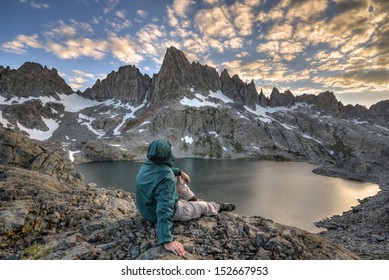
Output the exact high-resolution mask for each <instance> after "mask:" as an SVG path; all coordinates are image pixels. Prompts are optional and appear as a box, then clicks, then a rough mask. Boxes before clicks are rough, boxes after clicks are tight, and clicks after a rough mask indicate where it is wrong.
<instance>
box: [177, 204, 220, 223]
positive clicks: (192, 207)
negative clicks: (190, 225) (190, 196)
mask: <svg viewBox="0 0 389 280" xmlns="http://www.w3.org/2000/svg"><path fill="white" fill-rule="evenodd" d="M219 212H220V204H218V203H216V202H206V201H193V202H192V201H186V200H182V199H180V200H179V201H178V205H177V210H176V213H175V214H174V216H173V221H180V222H186V221H190V220H194V219H197V218H200V217H201V216H215V215H217V214H218V213H219Z"/></svg>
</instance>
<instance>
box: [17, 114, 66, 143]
mask: <svg viewBox="0 0 389 280" xmlns="http://www.w3.org/2000/svg"><path fill="white" fill-rule="evenodd" d="M42 120H43V122H44V123H45V124H46V126H47V127H48V130H47V131H42V130H39V129H29V128H27V127H24V126H23V125H21V124H20V123H19V122H17V126H18V128H19V129H20V130H22V131H24V132H26V133H27V134H28V135H29V136H30V138H31V139H34V140H39V141H45V140H47V139H50V137H51V136H53V133H54V131H56V130H57V128H58V127H59V123H57V122H56V121H55V120H53V119H46V118H43V117H42Z"/></svg>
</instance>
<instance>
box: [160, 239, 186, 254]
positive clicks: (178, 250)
mask: <svg viewBox="0 0 389 280" xmlns="http://www.w3.org/2000/svg"><path fill="white" fill-rule="evenodd" d="M163 247H164V248H165V249H166V250H168V251H171V252H173V253H174V254H175V255H177V256H183V255H185V249H184V246H182V244H181V243H180V242H178V241H171V242H168V243H164V244H163Z"/></svg>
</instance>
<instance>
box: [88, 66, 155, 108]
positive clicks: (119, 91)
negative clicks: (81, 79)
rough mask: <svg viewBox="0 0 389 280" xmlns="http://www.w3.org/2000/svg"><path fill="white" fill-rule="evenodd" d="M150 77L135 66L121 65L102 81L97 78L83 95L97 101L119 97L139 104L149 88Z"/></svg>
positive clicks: (124, 100) (136, 104)
mask: <svg viewBox="0 0 389 280" xmlns="http://www.w3.org/2000/svg"><path fill="white" fill-rule="evenodd" d="M150 85H151V78H150V77H149V76H148V75H142V74H141V73H140V71H139V69H138V68H136V67H135V66H122V67H120V68H119V70H118V72H113V71H112V72H111V73H110V74H109V75H108V76H107V78H105V79H104V80H103V81H100V80H97V82H96V83H95V84H94V85H93V87H92V88H87V89H86V90H85V91H84V92H83V95H84V96H85V97H88V98H91V99H95V100H98V101H105V100H108V99H115V98H116V99H119V100H121V101H123V102H128V103H130V104H133V105H135V106H139V105H140V104H142V102H143V101H144V100H145V99H146V95H147V93H148V92H149V90H150Z"/></svg>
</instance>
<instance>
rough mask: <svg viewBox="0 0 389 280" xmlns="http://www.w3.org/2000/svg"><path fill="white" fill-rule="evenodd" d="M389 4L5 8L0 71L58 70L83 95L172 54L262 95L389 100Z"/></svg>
mask: <svg viewBox="0 0 389 280" xmlns="http://www.w3.org/2000/svg"><path fill="white" fill-rule="evenodd" d="M387 11H389V1H386V0H298V1H297V0H280V1H271V0H240V1H237V0H235V1H232V0H202V1H193V0H180V1H165V0H158V1H157V0H155V1H152V0H67V1H59V0H58V1H54V0H51V1H50V0H5V1H2V16H1V18H0V26H1V28H0V65H3V66H10V67H11V68H14V69H16V68H18V67H19V66H20V65H22V64H23V63H24V62H26V61H34V62H38V63H40V64H42V65H46V66H47V67H49V68H53V67H54V68H56V69H57V70H58V72H59V73H60V75H61V76H62V77H63V78H64V79H65V81H66V82H67V83H68V84H69V85H70V86H71V87H72V88H73V89H74V90H77V89H80V90H84V89H85V88H86V87H90V86H92V85H93V84H94V83H95V81H96V80H97V79H102V78H104V77H105V76H106V75H107V74H109V73H110V72H111V71H116V70H117V69H118V68H119V67H120V66H123V65H127V64H130V65H135V66H137V67H138V68H140V70H141V72H142V73H146V74H148V75H150V76H151V75H152V74H154V73H158V71H159V68H160V66H161V63H162V60H163V56H164V54H165V51H166V48H167V47H169V46H175V47H177V48H179V49H181V50H183V51H184V52H185V54H186V55H187V58H188V59H189V60H190V61H198V62H200V63H202V64H208V65H210V66H212V67H215V68H216V69H217V71H218V72H219V73H220V72H221V71H222V70H223V69H224V68H226V69H227V70H228V71H229V73H230V75H231V76H232V75H233V74H238V75H239V76H240V77H241V79H242V80H244V81H247V82H250V81H251V80H252V79H254V81H255V83H256V85H257V89H258V91H259V90H260V89H261V88H262V89H263V90H264V93H265V94H266V95H269V94H270V92H271V89H272V88H273V87H274V86H275V87H278V88H279V89H280V90H281V91H284V90H286V89H290V90H291V91H292V92H293V93H294V94H301V93H313V94H316V93H319V92H321V91H325V90H331V91H334V93H335V94H336V95H337V97H338V99H339V100H341V101H342V102H343V103H344V104H349V103H351V104H356V103H359V104H362V105H366V106H367V107H368V106H370V105H371V104H373V103H376V102H377V101H379V100H382V99H389V44H388V43H387V42H389V20H388V17H389V16H388V12H387Z"/></svg>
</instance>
